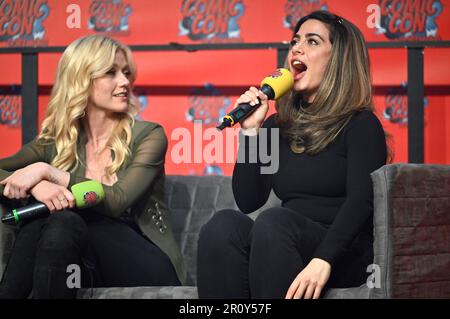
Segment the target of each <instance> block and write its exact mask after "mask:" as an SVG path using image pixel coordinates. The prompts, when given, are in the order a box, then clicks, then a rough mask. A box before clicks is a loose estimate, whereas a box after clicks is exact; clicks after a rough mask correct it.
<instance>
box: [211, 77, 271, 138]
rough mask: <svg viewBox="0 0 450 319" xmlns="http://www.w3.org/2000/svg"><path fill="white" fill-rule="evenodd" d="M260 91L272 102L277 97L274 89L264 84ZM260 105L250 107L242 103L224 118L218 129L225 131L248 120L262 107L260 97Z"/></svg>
mask: <svg viewBox="0 0 450 319" xmlns="http://www.w3.org/2000/svg"><path fill="white" fill-rule="evenodd" d="M260 90H261V91H262V92H263V93H264V94H265V95H267V97H268V98H269V100H272V99H273V98H274V96H275V92H274V91H273V89H272V88H271V87H270V86H269V85H267V84H264V85H263V86H262V87H261V88H260ZM258 101H259V102H258V104H255V105H250V104H249V103H241V104H239V105H238V106H236V108H234V109H233V110H232V111H231V112H230V113H228V114H227V115H225V116H224V118H223V121H222V124H220V125H219V126H218V127H217V129H218V130H220V131H221V130H223V129H224V128H226V127H231V126H233V125H235V124H236V123H238V122H239V121H241V120H244V119H246V118H247V117H248V116H249V115H250V114H252V113H253V112H254V111H256V109H257V108H258V107H259V106H260V105H261V100H260V99H259V97H258Z"/></svg>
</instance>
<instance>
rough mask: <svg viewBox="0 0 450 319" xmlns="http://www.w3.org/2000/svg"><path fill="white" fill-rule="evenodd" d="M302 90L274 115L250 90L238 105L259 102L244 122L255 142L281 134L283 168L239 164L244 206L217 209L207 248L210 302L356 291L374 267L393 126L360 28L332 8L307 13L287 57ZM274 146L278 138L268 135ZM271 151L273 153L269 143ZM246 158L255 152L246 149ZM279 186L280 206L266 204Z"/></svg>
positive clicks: (202, 244) (203, 265)
mask: <svg viewBox="0 0 450 319" xmlns="http://www.w3.org/2000/svg"><path fill="white" fill-rule="evenodd" d="M286 67H287V68H289V69H290V70H291V72H292V73H293V76H294V87H293V89H292V92H291V94H290V95H289V96H288V97H287V99H286V101H282V102H281V103H279V104H278V105H277V110H278V112H277V114H275V115H273V116H270V117H269V118H267V119H265V117H266V115H267V111H268V104H267V97H266V96H265V95H264V94H263V93H262V92H260V91H258V89H256V88H254V87H252V88H250V89H249V90H248V91H247V92H245V93H244V94H243V95H242V96H241V97H240V98H239V99H238V100H237V102H236V103H237V104H238V103H243V102H247V103H248V102H250V103H256V102H257V99H258V98H260V99H261V101H262V105H261V107H259V108H258V109H257V110H256V111H255V112H254V113H253V114H252V115H251V116H250V117H248V118H247V119H245V120H244V121H243V122H242V123H241V127H242V133H243V137H242V138H244V139H245V141H246V143H245V144H241V145H246V146H247V148H246V149H241V150H240V151H241V152H243V154H248V153H249V152H251V151H255V154H258V153H257V151H258V150H257V149H255V148H254V147H253V148H252V147H248V145H258V144H257V143H251V139H258V135H259V131H260V127H261V126H262V127H263V128H265V129H267V130H268V134H270V133H271V131H272V130H274V129H279V131H280V138H279V140H278V141H277V142H278V143H279V148H278V150H277V151H279V170H278V171H277V172H276V173H274V174H271V175H268V174H266V175H264V174H261V170H260V168H261V166H263V165H264V164H262V163H236V165H235V168H234V172H233V193H234V196H235V199H236V203H237V204H238V206H239V208H240V210H241V212H237V211H234V210H225V211H221V212H219V213H217V214H216V215H215V216H214V217H213V218H212V219H211V220H210V221H209V222H208V224H206V226H204V227H203V228H202V230H201V233H200V238H199V246H198V276H197V278H198V288H199V297H201V298H249V297H250V298H319V297H320V296H321V295H323V292H324V291H325V290H326V289H327V288H329V287H351V286H359V285H361V284H363V283H365V282H366V278H367V276H368V274H367V273H366V269H367V266H368V265H369V264H371V263H372V262H373V249H372V243H373V238H372V231H373V225H372V216H373V207H372V202H373V190H372V183H371V179H370V173H371V172H373V171H374V170H376V169H377V168H379V167H381V166H382V165H383V164H385V163H386V157H387V147H386V140H385V133H384V131H383V128H382V126H381V123H380V122H379V120H378V118H377V117H376V116H375V115H374V113H373V105H372V95H371V79H370V68H369V56H368V52H367V48H366V45H365V42H364V38H363V36H362V34H361V32H360V31H359V30H358V29H357V27H356V26H355V25H353V24H352V23H351V22H349V21H348V20H345V19H344V18H341V17H339V16H337V15H334V14H332V13H329V12H326V11H316V12H313V13H311V14H309V15H307V16H305V17H303V18H301V19H300V20H299V22H298V23H297V25H296V28H295V30H294V33H293V38H292V41H291V48H290V51H289V54H288V57H287V65H286ZM267 140H268V141H271V138H268V139H267ZM272 148H273V147H268V148H267V149H272ZM246 158H249V157H248V156H247V157H246ZM271 190H274V191H275V193H276V194H277V195H278V197H279V198H280V199H281V200H282V205H281V207H277V208H272V209H269V210H266V211H264V212H262V213H261V214H260V215H259V216H258V217H257V218H256V220H255V221H254V222H253V220H252V219H250V218H249V217H248V216H245V215H244V214H243V213H245V214H248V213H250V212H252V211H255V210H256V209H258V208H260V207H261V206H263V205H264V203H265V202H266V201H267V198H268V196H269V193H270V191H271Z"/></svg>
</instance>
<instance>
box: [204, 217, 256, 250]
mask: <svg viewBox="0 0 450 319" xmlns="http://www.w3.org/2000/svg"><path fill="white" fill-rule="evenodd" d="M252 225H253V220H252V219H251V218H250V217H248V216H246V215H245V214H243V213H241V212H239V211H236V210H232V209H225V210H221V211H219V212H217V213H215V214H214V215H213V216H212V218H211V219H210V220H209V221H208V222H207V223H206V224H204V225H203V226H202V228H201V230H200V235H199V240H200V241H206V242H211V241H223V240H227V239H228V238H229V237H230V236H231V235H232V234H234V233H238V234H240V235H244V236H245V235H246V234H248V233H249V232H250V230H251V228H252Z"/></svg>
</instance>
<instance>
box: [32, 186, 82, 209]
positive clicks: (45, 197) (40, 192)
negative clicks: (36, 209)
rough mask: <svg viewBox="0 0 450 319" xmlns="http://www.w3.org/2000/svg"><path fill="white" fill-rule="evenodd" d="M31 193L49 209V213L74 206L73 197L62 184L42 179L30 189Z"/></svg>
mask: <svg viewBox="0 0 450 319" xmlns="http://www.w3.org/2000/svg"><path fill="white" fill-rule="evenodd" d="M31 195H33V197H34V198H35V199H36V200H37V201H39V202H41V203H44V204H45V206H47V208H48V209H49V210H50V213H54V212H55V211H59V210H63V209H66V208H72V207H74V206H75V198H74V197H73V195H72V193H71V192H70V191H69V190H68V189H67V188H65V187H64V186H61V185H57V184H54V183H52V182H49V181H46V180H42V181H40V182H39V183H38V184H36V186H34V187H33V188H32V189H31Z"/></svg>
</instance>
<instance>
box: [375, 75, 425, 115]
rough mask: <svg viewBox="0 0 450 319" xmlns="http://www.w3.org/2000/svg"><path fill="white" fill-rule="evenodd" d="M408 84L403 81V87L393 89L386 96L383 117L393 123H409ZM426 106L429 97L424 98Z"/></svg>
mask: <svg viewBox="0 0 450 319" xmlns="http://www.w3.org/2000/svg"><path fill="white" fill-rule="evenodd" d="M406 89H407V84H406V83H403V84H402V85H401V87H399V88H395V89H392V90H390V91H389V92H388V94H387V95H386V98H385V108H384V110H383V117H384V118H385V119H386V120H388V121H389V122H391V123H396V124H407V123H408V96H407V95H406ZM423 105H424V107H427V106H428V98H427V97H425V98H424V99H423Z"/></svg>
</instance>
